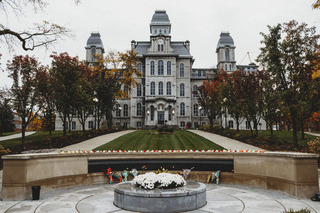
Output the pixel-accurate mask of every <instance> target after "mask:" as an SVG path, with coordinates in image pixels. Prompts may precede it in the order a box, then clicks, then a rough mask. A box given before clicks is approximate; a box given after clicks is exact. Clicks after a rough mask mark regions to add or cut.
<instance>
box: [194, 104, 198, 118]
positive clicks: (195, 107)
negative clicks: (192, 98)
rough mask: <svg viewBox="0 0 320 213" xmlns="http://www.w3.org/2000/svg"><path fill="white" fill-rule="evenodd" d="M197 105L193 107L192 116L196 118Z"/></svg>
mask: <svg viewBox="0 0 320 213" xmlns="http://www.w3.org/2000/svg"><path fill="white" fill-rule="evenodd" d="M198 115H199V114H198V104H194V105H193V116H198Z"/></svg>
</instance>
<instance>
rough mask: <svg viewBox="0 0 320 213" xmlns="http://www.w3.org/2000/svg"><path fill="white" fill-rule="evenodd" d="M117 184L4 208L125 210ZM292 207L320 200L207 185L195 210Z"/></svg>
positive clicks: (316, 207)
mask: <svg viewBox="0 0 320 213" xmlns="http://www.w3.org/2000/svg"><path fill="white" fill-rule="evenodd" d="M113 199H114V195H113V185H110V184H104V185H95V186H86V187H74V188H69V189H63V190H55V191H54V192H50V193H42V194H40V200H38V201H32V200H26V201H0V212H30V213H31V212H34V213H40V212H51V213H64V212H65V213H76V212H80V213H88V212H92V213H102V212H103V213H104V212H117V213H120V212H122V213H124V212H128V213H129V211H124V210H121V209H119V208H117V207H116V206H114V205H113ZM290 208H292V209H294V210H300V209H303V208H307V209H309V210H310V211H311V212H312V213H315V212H320V202H313V201H311V200H307V199H304V200H298V199H295V198H292V197H290V196H288V195H285V194H282V193H279V192H275V191H266V190H261V189H259V190H258V189H254V188H249V187H240V186H231V185H224V184H221V185H215V184H209V185H207V205H205V206H204V207H202V208H200V209H198V210H195V211H191V212H193V213H211V212H215V213H219V212H221V213H238V212H239V213H240V212H245V213H251V212H252V213H266V212H268V213H273V212H274V213H280V212H284V211H285V210H289V209H290Z"/></svg>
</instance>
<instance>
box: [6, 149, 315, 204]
mask: <svg viewBox="0 0 320 213" xmlns="http://www.w3.org/2000/svg"><path fill="white" fill-rule="evenodd" d="M318 157H319V156H318V155H315V154H306V153H287V152H264V153H254V152H252V153H249V152H187V153H186V152H175V153H174V152H160V153H133V152H131V153H128V152H122V153H117V152H114V153H108V152H107V153H87V152H86V153H69V154H55V153H48V154H43V153H42V154H21V155H7V156H3V157H2V159H3V178H2V196H1V197H2V199H3V200H25V199H30V198H31V197H32V196H31V195H32V190H31V189H32V186H41V193H43V192H48V191H52V190H55V189H57V188H64V187H70V186H77V185H78V186H79V185H89V184H101V183H106V182H107V181H106V176H105V175H104V174H103V173H102V172H97V173H89V169H88V168H89V162H91V161H104V160H107V161H110V160H117V161H119V160H123V161H124V164H125V162H128V161H132V160H143V161H145V162H148V160H149V159H170V160H172V161H176V160H177V161H183V159H194V160H195V161H196V160H210V161H211V160H232V161H233V171H231V172H227V171H225V172H223V171H222V173H221V176H220V183H226V184H236V185H245V186H252V187H257V188H262V189H272V190H277V191H282V192H284V193H287V194H289V195H291V196H293V197H296V198H308V199H309V198H311V197H312V196H313V195H314V194H315V193H317V192H318V191H319V184H318ZM136 169H138V170H140V171H141V168H136ZM217 169H219V168H218V167H214V169H213V170H212V171H216V170H217ZM144 171H145V170H144ZM212 171H210V170H209V169H208V170H207V171H192V172H191V174H190V176H189V180H195V181H198V182H199V181H200V182H206V180H207V177H208V176H210V175H211V174H212Z"/></svg>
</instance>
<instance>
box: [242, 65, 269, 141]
mask: <svg viewBox="0 0 320 213" xmlns="http://www.w3.org/2000/svg"><path fill="white" fill-rule="evenodd" d="M263 81H264V74H263V72H262V71H256V72H250V73H248V74H247V75H246V76H245V78H244V79H243V82H242V93H241V96H242V97H243V99H244V100H245V101H244V106H243V107H244V117H245V118H246V120H247V121H248V123H249V127H250V130H251V135H253V129H254V130H255V134H256V135H258V124H259V123H260V120H261V116H262V110H263V99H262V93H263V86H262V82H263ZM251 122H253V128H252V126H251Z"/></svg>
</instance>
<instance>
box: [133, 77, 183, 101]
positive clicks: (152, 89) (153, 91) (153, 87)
mask: <svg viewBox="0 0 320 213" xmlns="http://www.w3.org/2000/svg"><path fill="white" fill-rule="evenodd" d="M166 91H167V93H166V94H167V95H171V82H167V90H166ZM137 94H138V93H137ZM139 94H140V93H139ZM150 95H156V83H155V82H151V84H150ZM158 95H163V82H161V81H160V82H159V84H158ZM180 96H181V97H184V96H185V86H184V84H183V83H181V84H180Z"/></svg>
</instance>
